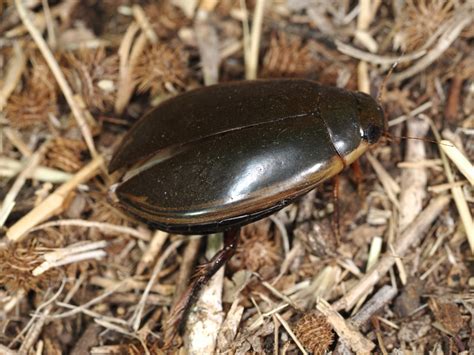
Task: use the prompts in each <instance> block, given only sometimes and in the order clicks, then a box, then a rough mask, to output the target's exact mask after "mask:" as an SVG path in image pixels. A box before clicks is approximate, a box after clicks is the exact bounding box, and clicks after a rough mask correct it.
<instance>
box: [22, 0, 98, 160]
mask: <svg viewBox="0 0 474 355" xmlns="http://www.w3.org/2000/svg"><path fill="white" fill-rule="evenodd" d="M15 5H16V8H17V11H18V14H19V15H20V18H21V21H22V22H23V24H24V25H25V27H26V28H27V30H28V32H29V33H30V35H31V37H32V38H33V40H34V41H35V43H36V45H37V46H38V49H39V50H40V52H41V54H42V55H43V57H44V59H45V60H46V63H48V66H49V68H50V69H51V72H52V73H53V75H54V77H55V78H56V81H57V82H58V85H59V87H60V88H61V90H62V92H63V94H64V97H65V99H66V101H67V103H68V104H69V107H70V108H71V111H72V114H73V115H74V118H75V119H76V122H77V125H78V126H79V128H80V130H81V133H82V136H83V138H84V140H85V142H86V144H87V147H88V148H89V152H90V153H91V155H92V157H96V156H97V151H96V149H95V146H94V140H93V139H92V134H91V131H90V129H89V126H88V125H87V119H86V115H85V113H84V111H83V110H81V108H80V107H79V105H78V104H77V102H76V100H75V99H74V93H73V92H72V89H71V87H70V86H69V84H68V83H67V81H66V78H65V77H64V74H63V72H62V71H61V68H60V67H59V64H58V62H57V61H56V59H55V58H54V56H53V54H52V53H51V51H50V49H49V48H48V45H47V44H46V42H45V40H44V39H43V37H42V36H41V33H40V32H39V31H38V29H37V28H36V27H35V25H34V24H33V22H32V21H31V19H30V14H29V11H28V10H27V9H26V7H25V6H24V4H23V0H15Z"/></svg>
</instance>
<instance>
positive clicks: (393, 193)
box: [366, 153, 400, 209]
mask: <svg viewBox="0 0 474 355" xmlns="http://www.w3.org/2000/svg"><path fill="white" fill-rule="evenodd" d="M366 157H367V160H368V161H369V162H370V164H371V165H372V168H374V170H375V173H376V174H377V177H378V178H379V180H380V182H381V183H382V185H383V187H384V190H385V192H386V193H387V196H388V198H389V199H390V201H392V203H393V204H394V205H395V206H396V207H397V209H399V204H398V199H397V194H398V193H399V192H400V186H399V185H398V184H397V182H396V181H395V180H394V179H393V178H392V177H391V176H390V174H389V173H388V172H387V171H386V170H385V168H384V167H383V166H382V164H380V163H379V161H378V160H377V159H376V158H375V157H374V156H373V155H372V154H370V153H367V154H366Z"/></svg>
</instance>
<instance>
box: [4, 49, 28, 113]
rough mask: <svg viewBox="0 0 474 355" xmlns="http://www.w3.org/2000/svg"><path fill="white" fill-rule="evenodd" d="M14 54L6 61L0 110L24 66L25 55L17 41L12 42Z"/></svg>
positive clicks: (15, 84)
mask: <svg viewBox="0 0 474 355" xmlns="http://www.w3.org/2000/svg"><path fill="white" fill-rule="evenodd" d="M13 53H14V56H13V57H12V58H11V59H10V60H9V61H8V67H7V70H6V73H7V75H6V77H5V79H4V80H3V86H2V88H1V89H0V112H2V111H3V109H4V107H5V105H6V104H7V101H8V98H9V97H10V95H11V93H12V92H13V90H15V88H16V86H17V84H18V82H19V81H20V78H21V74H22V73H23V71H24V70H25V67H26V56H25V54H24V53H23V49H22V48H21V46H20V45H19V44H18V42H14V43H13Z"/></svg>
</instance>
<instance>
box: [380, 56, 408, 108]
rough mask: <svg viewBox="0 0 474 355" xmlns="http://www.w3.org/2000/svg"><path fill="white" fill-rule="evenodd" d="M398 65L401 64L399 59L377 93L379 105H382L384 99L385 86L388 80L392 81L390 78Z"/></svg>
mask: <svg viewBox="0 0 474 355" xmlns="http://www.w3.org/2000/svg"><path fill="white" fill-rule="evenodd" d="M402 55H403V54H402ZM398 63H399V59H397V61H396V62H395V63H393V64H392V66H391V67H390V69H389V71H388V73H387V75H385V78H383V81H382V84H380V87H379V90H378V93H377V99H376V100H377V102H378V103H379V104H381V103H382V97H383V93H384V89H385V86H387V82H388V79H390V77H391V76H392V73H393V71H394V70H395V68H396V67H397V65H398Z"/></svg>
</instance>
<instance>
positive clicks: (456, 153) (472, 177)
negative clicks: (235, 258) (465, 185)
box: [439, 140, 474, 186]
mask: <svg viewBox="0 0 474 355" xmlns="http://www.w3.org/2000/svg"><path fill="white" fill-rule="evenodd" d="M439 144H440V148H441V149H442V150H443V151H444V152H445V153H446V155H447V156H448V158H449V159H451V161H452V162H453V163H454V164H455V165H456V166H457V167H458V169H459V171H460V172H461V173H462V174H463V175H464V176H465V177H466V179H468V180H469V183H470V184H471V186H474V166H473V165H472V164H471V162H470V161H469V160H468V159H467V158H466V156H465V155H464V154H462V153H461V151H460V150H459V149H458V148H457V147H456V146H455V145H454V144H453V143H451V142H450V141H448V140H442V141H440V142H439Z"/></svg>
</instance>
